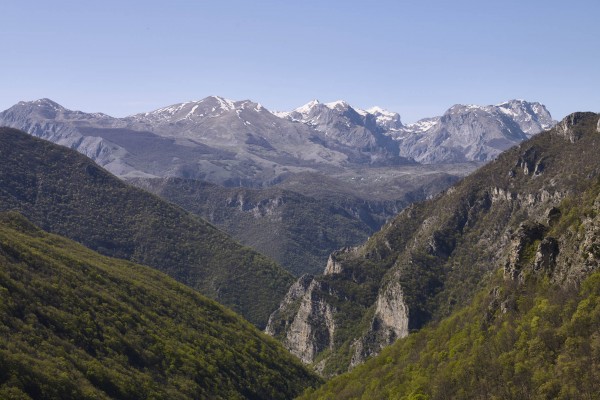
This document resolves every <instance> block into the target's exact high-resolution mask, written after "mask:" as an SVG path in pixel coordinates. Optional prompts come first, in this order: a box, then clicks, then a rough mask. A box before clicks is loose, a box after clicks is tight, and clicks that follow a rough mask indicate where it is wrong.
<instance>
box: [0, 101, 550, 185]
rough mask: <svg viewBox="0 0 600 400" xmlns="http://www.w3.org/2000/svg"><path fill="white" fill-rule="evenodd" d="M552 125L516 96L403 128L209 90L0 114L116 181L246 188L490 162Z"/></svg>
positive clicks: (325, 107)
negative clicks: (141, 101)
mask: <svg viewBox="0 0 600 400" xmlns="http://www.w3.org/2000/svg"><path fill="white" fill-rule="evenodd" d="M553 123H554V122H553V121H552V119H551V117H550V114H549V113H548V111H547V110H546V108H545V107H544V106H543V105H541V104H539V103H528V102H525V101H517V100H513V101H510V102H507V103H502V104H500V105H498V106H485V107H480V106H459V105H457V106H453V107H452V108H450V109H449V110H448V111H447V112H446V113H445V114H444V115H443V116H441V117H435V118H430V119H426V120H423V121H419V122H417V123H415V124H411V125H407V126H404V125H402V122H401V121H400V116H399V115H398V114H396V113H390V112H387V111H384V110H381V109H378V108H374V109H371V110H369V111H365V110H361V109H355V108H353V107H351V106H350V105H349V104H348V103H346V102H344V101H338V102H334V103H325V104H323V103H319V102H318V101H312V102H310V103H308V104H306V105H305V106H302V107H299V108H297V109H296V110H294V111H292V112H289V113H272V112H270V111H269V110H267V109H266V108H264V107H263V106H261V105H260V104H258V103H254V102H252V101H249V100H245V101H231V100H227V99H223V98H221V97H217V96H212V97H207V98H205V99H203V100H200V101H192V102H186V103H180V104H175V105H172V106H168V107H164V108H160V109H158V110H155V111H151V112H146V113H140V114H136V115H132V116H129V117H125V118H112V117H110V116H108V115H105V114H101V113H91V114H90V113H83V112H80V111H71V110H68V109H66V108H64V107H62V106H61V105H59V104H57V103H55V102H53V101H51V100H49V99H41V100H36V101H32V102H20V103H18V104H16V105H14V106H13V107H11V108H9V109H8V110H5V111H3V112H2V113H0V126H9V127H13V128H17V129H21V130H24V131H26V132H28V133H30V134H32V135H34V136H38V137H41V138H43V139H46V140H50V141H52V142H55V143H58V144H61V145H65V146H67V147H70V148H73V149H76V150H78V151H79V152H81V153H83V154H85V155H87V156H89V157H90V158H92V159H93V160H94V161H96V162H97V163H98V164H99V165H101V166H103V167H104V168H106V169H107V170H108V171H110V172H112V173H113V174H115V175H117V176H120V177H124V178H127V177H168V176H175V177H181V178H193V179H201V180H206V181H209V182H212V183H217V184H221V185H225V186H250V187H252V186H255V187H256V186H259V187H260V186H265V185H269V184H272V183H275V182H279V181H281V180H283V179H284V178H285V177H286V176H288V175H290V174H294V173H299V172H320V173H323V174H326V175H329V176H331V175H335V174H339V173H340V172H343V171H346V170H347V169H348V168H352V167H357V166H365V165H366V166H386V165H387V166H389V165H392V166H397V165H407V164H411V163H412V164H414V163H415V161H418V162H420V163H429V164H431V163H447V162H464V161H490V160H491V159H493V158H494V157H496V156H497V155H498V154H499V152H501V151H502V150H505V149H507V148H509V147H510V146H512V145H514V144H517V143H518V142H520V141H521V140H524V139H526V138H528V137H530V136H531V135H533V134H535V133H538V132H540V131H542V130H544V129H547V128H549V127H551V126H552V125H553Z"/></svg>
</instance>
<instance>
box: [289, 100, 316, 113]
mask: <svg viewBox="0 0 600 400" xmlns="http://www.w3.org/2000/svg"><path fill="white" fill-rule="evenodd" d="M319 104H321V103H320V102H319V100H317V99H314V100H311V101H309V102H308V103H306V104H305V105H303V106H300V107H298V108H296V109H295V110H294V111H295V112H298V113H300V114H308V113H309V112H310V110H312V109H313V108H314V107H315V106H317V105H319Z"/></svg>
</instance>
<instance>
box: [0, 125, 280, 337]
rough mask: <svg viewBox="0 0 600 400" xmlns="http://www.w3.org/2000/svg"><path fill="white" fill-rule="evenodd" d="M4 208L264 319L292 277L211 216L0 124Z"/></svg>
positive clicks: (0, 193)
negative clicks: (210, 219)
mask: <svg viewBox="0 0 600 400" xmlns="http://www.w3.org/2000/svg"><path fill="white" fill-rule="evenodd" d="M0 209H2V210H12V209H15V210H19V211H20V212H21V213H22V214H23V215H25V216H26V217H27V218H28V219H30V220H31V221H32V222H34V223H35V224H36V225H39V226H40V227H41V228H43V229H45V230H48V231H51V232H53V233H58V234H61V235H64V236H67V237H69V238H71V239H73V240H76V241H78V242H80V243H83V244H84V245H86V246H88V247H90V248H92V249H94V250H97V251H98V252H100V253H102V254H105V255H110V256H114V257H119V258H125V259H129V260H132V261H135V262H139V263H142V264H146V265H150V266H152V267H155V268H159V269H160V270H161V271H163V272H166V273H167V274H169V275H170V276H172V277H174V278H175V279H177V280H179V281H180V282H183V283H185V284H187V285H189V286H191V287H192V288H194V289H197V290H199V291H200V292H201V293H203V294H205V295H207V296H209V297H211V298H213V299H216V300H217V301H219V302H221V303H222V304H225V305H227V306H229V307H231V308H233V309H234V310H236V311H238V312H239V313H240V314H242V315H243V316H244V317H246V318H247V319H248V320H249V321H251V322H253V323H254V324H256V325H258V326H264V325H265V323H266V321H267V318H268V315H269V313H270V312H271V311H272V310H273V309H275V308H276V307H277V304H278V302H279V299H281V298H282V297H283V295H284V294H285V291H286V289H287V287H289V285H290V284H291V283H292V276H291V275H290V274H289V273H287V272H286V271H285V270H283V269H282V268H281V267H280V266H278V265H277V264H275V263H274V262H273V261H271V260H269V259H267V258H266V257H264V256H262V255H260V254H258V253H256V252H255V251H253V250H250V249H249V248H246V247H243V246H241V245H239V244H238V243H237V242H234V241H233V240H232V239H231V238H230V237H228V236H227V235H226V234H224V233H222V232H221V231H219V230H217V229H216V228H215V227H214V226H213V225H210V224H209V223H207V222H206V221H204V220H202V219H200V218H198V217H195V216H193V215H191V214H190V213H188V212H185V211H184V210H182V209H181V208H179V207H177V206H174V205H172V204H170V203H167V202H165V201H163V200H161V199H159V198H158V197H156V196H154V195H151V194H150V193H147V192H145V191H142V190H140V189H136V188H134V187H131V186H129V185H127V184H125V183H123V182H122V181H120V180H119V179H117V178H116V177H114V176H112V175H110V174H109V173H108V172H106V171H105V170H103V169H101V168H99V167H98V166H97V165H96V164H94V163H93V162H92V161H91V160H89V159H88V158H86V157H84V156H82V155H80V154H78V153H77V152H75V151H73V150H69V149H66V148H64V147H61V146H57V145H55V144H52V143H50V142H47V141H43V140H40V139H37V138H34V137H32V136H30V135H27V134H25V133H23V132H20V131H16V130H14V129H8V128H2V129H0Z"/></svg>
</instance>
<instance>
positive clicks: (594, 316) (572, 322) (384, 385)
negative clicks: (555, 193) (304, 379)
mask: <svg viewBox="0 0 600 400" xmlns="http://www.w3.org/2000/svg"><path fill="white" fill-rule="evenodd" d="M588 184H589V185H590V186H589V188H588V189H587V190H585V191H584V192H583V193H581V194H578V195H573V196H567V197H566V198H565V199H564V200H563V201H562V202H561V204H560V206H559V207H557V208H555V209H554V211H553V212H552V217H551V221H550V226H546V230H545V231H543V232H540V233H539V235H540V236H539V237H535V236H527V235H525V233H526V231H527V230H528V231H529V232H532V230H531V229H523V230H521V232H520V234H518V235H517V236H518V237H519V241H521V240H524V241H522V242H521V243H522V245H524V246H522V247H521V246H516V247H515V246H509V247H508V248H507V249H506V252H507V253H508V254H509V257H508V258H509V262H508V263H506V264H504V265H502V263H499V262H497V263H495V265H494V267H495V268H497V270H496V274H495V275H494V276H493V277H492V278H491V279H488V280H487V282H486V285H485V286H484V289H483V290H481V291H480V292H479V294H478V295H477V296H476V297H475V299H474V301H473V302H472V303H471V304H469V305H468V306H466V307H463V308H461V309H460V310H458V311H456V312H454V313H452V314H451V315H450V316H449V317H448V318H445V319H443V320H442V321H441V322H439V323H437V324H433V325H431V326H429V327H427V328H425V329H423V330H421V331H419V332H416V333H414V334H411V335H409V336H408V337H407V338H404V339H401V340H398V341H397V342H396V343H394V344H393V345H392V346H390V347H389V348H386V349H384V350H383V351H382V352H381V354H380V355H378V356H377V357H375V358H373V359H371V360H368V361H367V362H366V363H365V364H364V365H361V366H358V367H356V369H354V370H353V371H351V372H350V373H347V374H344V375H342V376H340V377H338V378H334V379H333V380H331V381H330V382H328V383H327V384H326V385H324V386H323V387H322V388H319V390H317V391H316V392H314V393H310V394H307V395H305V396H303V397H302V398H307V399H308V398H314V399H328V398H335V399H373V398H399V399H409V398H426V399H448V398H452V399H473V398H486V399H489V398H502V399H524V398H529V399H550V398H551V399H574V398H577V399H597V398H598V395H599V393H600V383H599V382H600V334H599V332H600V271H599V269H598V266H599V265H600V251H599V249H600V217H599V216H600V179H599V178H598V176H596V177H594V178H592V179H590V180H589V182H588ZM532 240H533V241H532ZM517 243H518V242H515V243H513V244H517ZM515 267H518V268H517V269H518V270H515ZM565 277H569V278H568V279H565Z"/></svg>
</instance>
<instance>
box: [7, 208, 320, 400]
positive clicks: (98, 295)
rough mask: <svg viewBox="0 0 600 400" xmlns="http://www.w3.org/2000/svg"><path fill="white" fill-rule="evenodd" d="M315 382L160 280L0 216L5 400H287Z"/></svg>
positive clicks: (228, 318)
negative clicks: (115, 399) (111, 399)
mask: <svg viewBox="0 0 600 400" xmlns="http://www.w3.org/2000/svg"><path fill="white" fill-rule="evenodd" d="M317 382H318V378H317V377H315V376H314V375H313V374H311V373H310V372H308V371H307V370H306V369H305V368H304V366H302V365H301V364H300V362H299V361H298V360H297V359H295V358H294V357H292V356H291V355H289V353H288V352H287V351H285V350H284V349H283V348H282V347H281V345H279V343H277V342H276V341H275V340H273V339H271V338H269V337H267V336H266V335H264V334H262V333H261V332H259V331H258V330H257V329H256V328H254V327H253V326H252V325H251V324H249V323H247V322H246V321H244V320H243V319H242V318H240V317H238V316H237V315H236V314H234V313H233V312H231V311H229V310H227V309H225V308H224V307H222V306H221V305H219V304H217V303H216V302H214V301H212V300H209V299H207V298H205V297H203V296H201V295H200V294H198V293H197V292H195V291H194V290H192V289H190V288H188V287H186V286H184V285H182V284H180V283H177V282H175V281H174V280H172V279H171V278H169V277H167V276H166V275H164V274H163V273H161V272H159V271H156V270H153V269H151V268H148V267H144V266H140V265H137V264H133V263H131V262H128V261H124V260H119V259H114V258H108V257H105V256H101V255H99V254H98V253H94V252H93V251H91V250H89V249H87V248H85V247H83V246H81V245H78V244H76V243H74V242H72V241H70V240H67V239H65V238H62V237H60V236H56V235H51V234H46V233H45V232H43V231H41V230H39V229H37V228H36V227H35V226H33V225H32V224H31V223H29V222H28V221H27V220H26V219H25V218H23V217H21V216H20V215H19V214H17V213H15V212H12V213H4V214H0V398H2V399H59V398H60V399H108V398H117V399H140V398H144V399H166V398H168V399H243V398H251V399H287V398H291V397H293V396H294V395H296V394H298V393H300V392H301V391H302V390H303V389H304V388H306V387H307V386H311V385H314V384H316V383H317Z"/></svg>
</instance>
